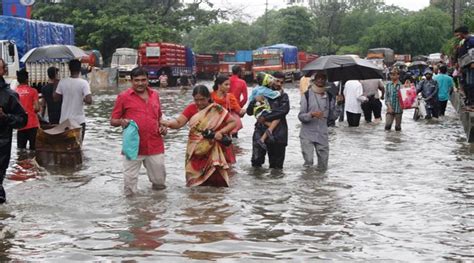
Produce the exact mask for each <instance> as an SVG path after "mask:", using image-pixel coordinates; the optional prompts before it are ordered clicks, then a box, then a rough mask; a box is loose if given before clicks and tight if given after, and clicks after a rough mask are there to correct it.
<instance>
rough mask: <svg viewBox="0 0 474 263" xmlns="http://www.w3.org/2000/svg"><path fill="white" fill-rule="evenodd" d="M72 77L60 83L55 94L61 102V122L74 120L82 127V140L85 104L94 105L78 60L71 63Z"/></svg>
mask: <svg viewBox="0 0 474 263" xmlns="http://www.w3.org/2000/svg"><path fill="white" fill-rule="evenodd" d="M69 71H70V72H71V77H69V78H64V79H61V80H60V81H59V84H58V87H57V89H56V91H55V93H54V99H55V100H56V101H59V100H61V98H62V106H61V118H60V120H59V122H60V123H61V122H63V121H65V120H67V119H69V120H73V121H75V122H77V123H79V124H81V126H82V140H84V135H85V132H86V115H85V114H84V103H85V104H88V105H90V104H92V95H91V89H90V87H89V83H88V82H87V81H86V80H84V79H82V78H81V77H80V76H81V62H80V61H79V60H77V59H73V60H71V61H69Z"/></svg>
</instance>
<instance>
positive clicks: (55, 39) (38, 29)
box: [0, 16, 74, 83]
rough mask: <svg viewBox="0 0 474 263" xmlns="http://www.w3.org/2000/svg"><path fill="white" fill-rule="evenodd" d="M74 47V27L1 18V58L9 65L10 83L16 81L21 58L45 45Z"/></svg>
mask: <svg viewBox="0 0 474 263" xmlns="http://www.w3.org/2000/svg"><path fill="white" fill-rule="evenodd" d="M53 44H62V45H74V26H72V25H67V24H61V23H54V22H47V21H40V20H32V19H25V18H18V17H11V16H0V54H1V55H0V56H1V58H3V59H4V60H5V62H6V63H7V64H8V74H7V75H6V76H4V77H5V79H6V80H7V82H8V83H10V81H11V80H12V79H16V71H17V70H19V68H20V66H21V65H20V58H21V57H22V56H23V55H24V54H26V52H28V50H30V49H32V48H35V47H40V46H44V45H53Z"/></svg>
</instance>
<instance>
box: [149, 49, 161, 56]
mask: <svg viewBox="0 0 474 263" xmlns="http://www.w3.org/2000/svg"><path fill="white" fill-rule="evenodd" d="M160 54H161V53H160V47H146V56H147V57H159V56H160Z"/></svg>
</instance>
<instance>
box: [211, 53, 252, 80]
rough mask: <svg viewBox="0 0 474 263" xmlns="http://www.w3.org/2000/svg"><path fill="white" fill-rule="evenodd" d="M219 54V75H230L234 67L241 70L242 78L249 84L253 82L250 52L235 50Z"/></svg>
mask: <svg viewBox="0 0 474 263" xmlns="http://www.w3.org/2000/svg"><path fill="white" fill-rule="evenodd" d="M218 54H219V74H224V75H229V76H230V75H231V74H232V68H233V67H234V66H240V67H241V68H242V78H243V79H244V80H245V81H247V82H250V81H252V80H253V72H252V61H253V60H252V50H237V51H235V52H221V53H218Z"/></svg>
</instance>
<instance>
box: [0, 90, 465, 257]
mask: <svg viewBox="0 0 474 263" xmlns="http://www.w3.org/2000/svg"><path fill="white" fill-rule="evenodd" d="M286 91H287V93H288V94H289V96H290V102H291V111H290V113H289V115H288V126H289V127H290V131H289V135H290V141H289V146H288V147H287V159H286V161H285V169H284V170H283V171H273V170H269V169H266V168H265V169H258V170H255V169H253V168H252V167H251V165H250V156H251V138H252V132H253V123H254V118H253V117H249V116H246V117H245V118H244V119H243V121H244V127H245V128H244V129H243V130H242V131H241V132H240V133H239V137H240V138H239V139H238V141H237V142H236V146H237V147H236V148H237V158H238V159H237V164H236V165H235V166H234V168H233V170H232V174H233V177H232V179H231V187H230V188H209V187H197V188H192V189H190V188H186V187H185V178H184V151H185V147H186V136H187V132H188V131H187V129H186V128H183V129H182V130H179V131H171V132H170V133H169V134H168V135H167V136H166V140H165V145H166V167H167V185H168V188H167V189H166V190H164V191H161V192H157V191H153V190H152V189H151V184H150V183H149V182H148V179H147V177H146V175H145V170H144V169H142V171H141V174H140V180H139V189H140V193H139V194H138V195H137V196H135V197H133V198H125V197H124V195H123V193H122V187H123V177H122V174H121V157H120V148H121V133H120V130H119V129H117V128H111V127H110V126H109V124H108V120H109V115H110V111H111V108H112V106H113V103H114V100H115V98H116V94H117V92H110V93H101V94H94V104H93V105H92V106H90V107H88V108H87V111H86V115H87V117H88V122H87V125H88V129H87V132H86V137H85V144H84V147H83V148H84V163H83V165H82V166H81V167H78V168H76V169H68V170H64V169H48V172H47V173H46V174H45V175H43V176H41V177H39V178H36V179H33V180H29V181H26V182H16V181H10V180H6V183H5V186H6V189H7V194H8V196H7V198H8V204H6V205H4V206H0V220H1V221H0V261H6V260H34V261H56V262H65V261H93V260H94V261H95V260H117V261H118V260H136V261H152V262H156V261H158V260H166V261H167V262H184V261H189V260H190V259H193V260H219V261H223V260H225V261H226V262H229V261H245V262H260V261H263V260H272V261H273V260H282V261H287V262H288V261H289V262H314V261H320V260H321V261H322V260H336V261H342V260H345V261H346V260H347V261H354V260H359V261H366V260H372V261H381V260H400V261H422V260H423V261H432V260H438V261H445V260H474V235H473V233H474V232H473V231H474V146H473V145H470V144H468V143H466V140H465V134H464V133H463V129H462V126H461V123H460V121H459V120H458V118H457V115H456V114H455V112H454V110H453V108H452V107H451V106H449V108H448V112H447V116H446V118H444V119H443V120H442V121H440V122H437V123H427V122H425V121H419V122H414V121H413V120H412V119H411V116H412V111H411V110H409V111H406V112H405V115H404V119H403V123H402V128H403V131H402V132H401V133H396V132H393V131H392V132H385V131H384V130H383V125H382V124H379V125H368V124H365V123H364V124H362V125H361V127H359V128H355V129H354V128H349V127H347V123H345V122H344V123H338V126H339V127H337V128H334V129H333V130H332V131H331V136H330V140H331V145H330V147H331V149H330V159H329V170H328V171H327V172H326V173H325V174H321V173H318V172H316V171H315V170H314V169H306V168H303V159H302V156H301V153H300V145H299V139H298V132H299V121H298V119H297V114H298V110H299V91H298V90H297V89H295V88H292V87H291V85H290V86H289V87H288V88H287V89H286ZM160 94H161V101H162V104H163V108H164V111H165V114H166V115H167V116H175V115H177V114H179V113H180V112H181V111H182V110H183V109H184V107H185V105H187V104H188V103H189V102H190V101H191V99H192V98H191V92H190V91H189V92H188V93H187V94H185V95H181V94H180V92H179V91H160ZM14 145H15V144H14ZM13 148H14V150H13V157H12V159H13V160H12V163H14V161H15V158H16V153H15V152H16V149H15V146H14V147H13ZM266 167H268V164H267V165H266Z"/></svg>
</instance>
